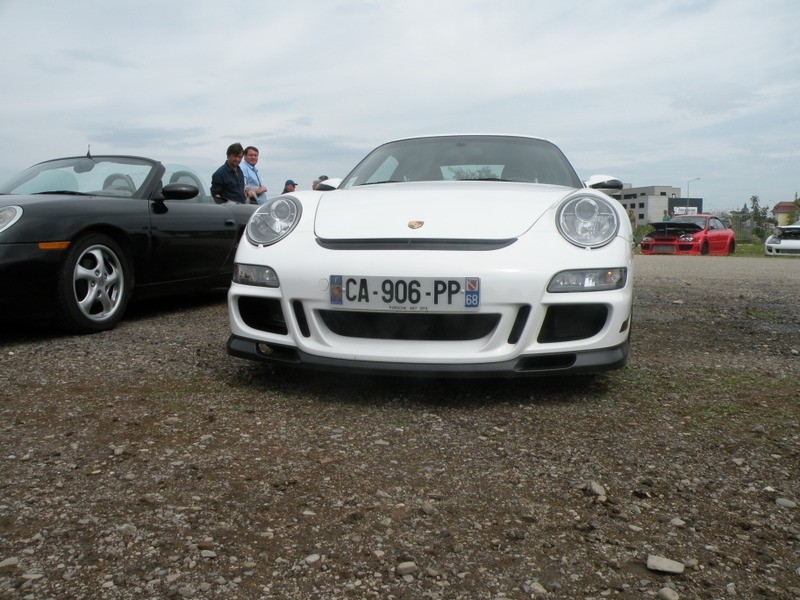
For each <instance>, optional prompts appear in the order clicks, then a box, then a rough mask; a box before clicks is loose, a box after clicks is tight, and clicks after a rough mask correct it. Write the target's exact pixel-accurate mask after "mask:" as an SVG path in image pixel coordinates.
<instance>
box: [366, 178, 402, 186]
mask: <svg viewBox="0 0 800 600" xmlns="http://www.w3.org/2000/svg"><path fill="white" fill-rule="evenodd" d="M379 183H405V182H403V181H397V180H395V179H387V180H385V181H365V182H364V183H359V184H358V185H359V186H361V185H378V184H379Z"/></svg>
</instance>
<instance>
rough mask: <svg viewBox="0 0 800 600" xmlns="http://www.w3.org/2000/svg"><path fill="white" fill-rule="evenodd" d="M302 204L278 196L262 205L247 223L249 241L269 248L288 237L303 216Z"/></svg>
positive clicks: (289, 198)
mask: <svg viewBox="0 0 800 600" xmlns="http://www.w3.org/2000/svg"><path fill="white" fill-rule="evenodd" d="M301 212H302V211H301V208H300V203H299V202H298V201H297V200H295V199H294V198H292V197H290V196H278V197H277V198H272V199H270V200H267V201H266V202H265V203H264V204H262V205H261V206H260V207H259V208H258V210H256V212H255V213H253V216H252V217H250V221H249V222H248V223H247V239H248V240H250V242H251V243H253V244H255V245H257V246H268V245H270V244H274V243H275V242H277V241H278V240H280V239H282V238H284V237H286V236H287V235H288V234H289V232H290V231H292V229H294V227H295V225H297V222H298V221H299V220H300V214H301Z"/></svg>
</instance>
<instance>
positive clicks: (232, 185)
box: [211, 142, 245, 204]
mask: <svg viewBox="0 0 800 600" xmlns="http://www.w3.org/2000/svg"><path fill="white" fill-rule="evenodd" d="M243 156H244V148H242V145H241V144H240V143H238V142H237V143H235V144H231V145H230V146H228V158H227V160H226V161H225V164H224V165H222V166H221V167H220V168H219V169H217V170H216V171H214V174H213V175H212V176H211V195H212V196H213V197H214V199H215V200H216V201H217V202H238V203H239V204H244V203H245V197H244V175H243V174H242V169H241V168H239V165H240V164H241V162H242V157H243Z"/></svg>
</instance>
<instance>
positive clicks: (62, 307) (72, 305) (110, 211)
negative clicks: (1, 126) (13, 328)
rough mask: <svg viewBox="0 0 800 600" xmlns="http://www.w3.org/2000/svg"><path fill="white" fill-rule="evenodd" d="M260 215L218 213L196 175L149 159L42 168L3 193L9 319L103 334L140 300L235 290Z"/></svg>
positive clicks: (0, 261)
mask: <svg viewBox="0 0 800 600" xmlns="http://www.w3.org/2000/svg"><path fill="white" fill-rule="evenodd" d="M256 208H257V207H256V206H255V205H246V204H233V203H227V202H226V203H224V204H218V203H217V202H215V201H214V199H213V198H212V197H211V196H210V195H209V194H208V192H207V191H206V190H205V189H204V186H203V183H202V180H201V179H200V178H199V177H198V176H197V174H196V173H194V172H193V171H191V170H190V169H187V168H185V167H181V166H177V165H169V166H165V165H163V164H161V163H160V162H158V161H155V160H151V159H148V158H141V157H136V156H91V155H89V154H87V155H86V156H81V157H74V158H62V159H58V160H51V161H46V162H43V163H39V164H37V165H34V166H33V167H31V168H29V169H27V170H25V171H23V172H22V173H20V174H19V175H17V176H16V177H15V178H13V179H12V180H11V181H10V182H8V183H7V184H5V185H3V186H0V311H2V312H1V313H0V315H2V317H4V318H5V319H8V318H9V317H11V318H15V317H17V316H22V315H26V314H33V313H43V312H46V313H48V314H54V315H55V317H56V319H57V321H58V323H59V324H60V326H61V327H62V328H63V329H64V330H66V331H68V332H72V333H93V332H97V331H102V330H105V329H111V328H113V327H114V326H115V325H116V324H117V323H118V322H119V320H120V319H121V318H122V315H123V313H124V312H125V307H126V306H127V304H128V302H129V301H130V300H131V298H134V297H135V298H142V297H151V296H155V295H165V294H173V293H184V292H189V291H195V290H197V289H203V288H212V287H220V286H228V285H230V281H231V273H232V266H233V257H234V254H235V252H236V245H237V243H238V241H239V238H240V236H241V233H242V231H243V229H244V227H245V225H246V224H247V220H248V219H249V217H250V215H251V214H252V213H253V211H254V210H255V209H256Z"/></svg>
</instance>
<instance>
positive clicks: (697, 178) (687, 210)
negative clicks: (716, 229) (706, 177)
mask: <svg viewBox="0 0 800 600" xmlns="http://www.w3.org/2000/svg"><path fill="white" fill-rule="evenodd" d="M699 179H700V177H695V178H694V179H690V180H689V181H687V182H686V214H689V184H690V183H692V182H693V181H698V180H699Z"/></svg>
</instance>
